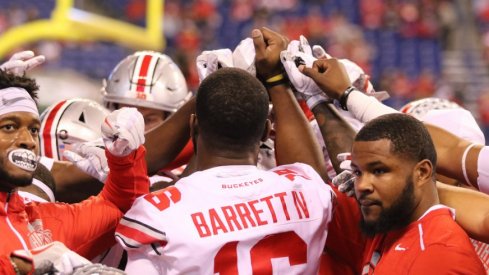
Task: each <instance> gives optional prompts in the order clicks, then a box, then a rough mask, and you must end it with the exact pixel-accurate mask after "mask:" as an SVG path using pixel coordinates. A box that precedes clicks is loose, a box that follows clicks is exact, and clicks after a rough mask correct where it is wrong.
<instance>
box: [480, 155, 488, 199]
mask: <svg viewBox="0 0 489 275" xmlns="http://www.w3.org/2000/svg"><path fill="white" fill-rule="evenodd" d="M477 172H478V173H479V176H478V177H477V184H478V185H479V190H480V191H481V192H483V193H486V194H489V147H487V146H484V147H482V149H481V151H480V152H479V157H478V159H477Z"/></svg>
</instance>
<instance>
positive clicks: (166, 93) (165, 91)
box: [102, 51, 192, 113]
mask: <svg viewBox="0 0 489 275" xmlns="http://www.w3.org/2000/svg"><path fill="white" fill-rule="evenodd" d="M102 93H103V100H104V104H105V106H106V107H107V108H109V109H111V110H113V109H115V107H116V106H115V104H114V103H121V104H127V105H132V106H136V107H147V108H152V109H158V110H163V111H167V112H172V113H173V112H175V111H176V110H178V108H180V107H181V106H182V105H183V104H184V103H185V102H187V101H188V100H189V99H190V97H191V96H192V93H190V92H189V91H188V88H187V83H186V81H185V78H184V76H183V73H182V72H181V71H180V69H179V68H178V66H177V65H176V64H175V63H174V62H173V60H171V58H170V57H168V56H167V55H164V54H160V53H157V52H151V51H140V52H136V53H134V54H132V55H130V56H128V57H126V58H125V59H123V60H122V61H121V62H119V64H117V66H116V67H115V68H114V70H113V71H112V72H111V74H110V76H109V78H108V79H107V80H105V81H104V85H103V89H102Z"/></svg>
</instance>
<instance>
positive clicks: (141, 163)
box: [101, 146, 149, 212]
mask: <svg viewBox="0 0 489 275" xmlns="http://www.w3.org/2000/svg"><path fill="white" fill-rule="evenodd" d="M145 155H146V150H145V148H144V146H140V147H139V148H138V149H137V150H135V151H134V152H132V153H131V154H129V155H128V156H125V157H116V156H113V155H111V154H110V153H106V156H107V163H108V164H109V169H110V172H109V175H108V177H107V180H106V181H105V185H104V188H103V189H102V192H101V195H102V196H103V197H104V198H105V199H107V200H109V201H110V202H112V203H113V204H115V205H116V206H117V207H119V209H120V210H121V211H122V212H126V211H127V210H128V209H129V208H130V207H131V205H132V203H133V202H134V200H135V199H136V198H137V197H139V196H142V195H144V194H148V193H149V179H148V174H147V170H148V168H147V167H146V160H145V159H144V157H145Z"/></svg>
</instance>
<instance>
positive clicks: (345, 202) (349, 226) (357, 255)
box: [325, 187, 366, 274]
mask: <svg viewBox="0 0 489 275" xmlns="http://www.w3.org/2000/svg"><path fill="white" fill-rule="evenodd" d="M332 189H333V190H334V192H335V194H336V199H337V203H336V207H335V209H334V213H333V220H332V221H331V222H330V224H329V227H328V238H327V239H326V247H325V250H326V252H327V253H329V254H331V255H334V257H335V258H337V259H338V260H340V261H341V262H343V263H344V264H346V265H347V266H349V267H350V268H351V269H352V270H353V271H354V273H355V274H360V273H361V270H362V260H363V252H364V249H365V244H366V237H365V236H364V235H363V234H362V233H361V232H360V228H359V226H358V222H359V221H360V219H361V217H360V216H361V213H360V210H359V208H358V205H357V202H356V201H355V199H354V198H351V197H348V196H346V195H345V194H343V193H341V192H339V191H338V190H337V189H336V188H334V187H333V188H332Z"/></svg>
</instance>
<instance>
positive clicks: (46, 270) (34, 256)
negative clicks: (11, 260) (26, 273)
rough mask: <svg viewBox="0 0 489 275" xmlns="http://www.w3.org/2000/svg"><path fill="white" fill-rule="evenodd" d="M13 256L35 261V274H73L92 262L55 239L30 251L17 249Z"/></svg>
mask: <svg viewBox="0 0 489 275" xmlns="http://www.w3.org/2000/svg"><path fill="white" fill-rule="evenodd" d="M12 256H16V257H19V258H23V259H30V260H32V262H33V263H34V270H35V271H34V274H61V275H65V274H66V275H67V274H72V273H73V271H74V270H75V269H76V268H79V267H82V266H85V265H88V264H91V262H90V261H89V260H87V259H85V258H83V257H82V256H80V255H78V254H76V253H75V252H73V251H71V250H70V249H68V248H67V247H66V246H65V245H64V244H63V243H61V242H58V241H55V242H52V243H49V244H47V245H43V246H41V247H38V248H34V249H31V250H30V251H25V250H15V251H14V252H13V253H12Z"/></svg>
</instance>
